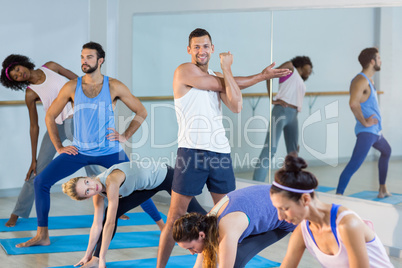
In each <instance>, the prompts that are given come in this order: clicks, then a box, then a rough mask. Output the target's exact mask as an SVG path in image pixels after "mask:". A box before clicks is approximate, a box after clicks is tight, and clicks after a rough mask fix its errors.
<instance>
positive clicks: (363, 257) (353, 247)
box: [338, 215, 374, 268]
mask: <svg viewBox="0 0 402 268" xmlns="http://www.w3.org/2000/svg"><path fill="white" fill-rule="evenodd" d="M338 228H339V234H340V235H341V239H342V241H343V243H344V244H345V247H346V251H347V253H348V259H349V267H350V268H357V267H359V268H364V267H370V263H369V257H368V253H367V249H366V239H365V230H366V231H367V230H368V227H367V226H366V225H365V223H364V222H363V221H362V220H360V219H359V218H358V217H357V216H355V215H347V216H345V217H344V218H343V219H342V220H341V222H340V223H339V225H338ZM369 232H372V231H371V230H370V231H369ZM372 237H373V238H374V234H372Z"/></svg>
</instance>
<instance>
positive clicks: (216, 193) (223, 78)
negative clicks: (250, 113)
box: [157, 28, 290, 267]
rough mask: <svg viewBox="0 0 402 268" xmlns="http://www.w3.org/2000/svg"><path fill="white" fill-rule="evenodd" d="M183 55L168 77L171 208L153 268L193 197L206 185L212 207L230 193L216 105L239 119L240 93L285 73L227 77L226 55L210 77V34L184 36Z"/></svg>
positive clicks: (231, 180)
mask: <svg viewBox="0 0 402 268" xmlns="http://www.w3.org/2000/svg"><path fill="white" fill-rule="evenodd" d="M187 52H188V54H190V55H191V62H187V63H183V64H181V65H180V66H179V67H178V68H177V69H176V70H175V73H174V77H173V95H174V101H175V110H176V115H177V119H178V123H179V137H178V147H179V148H178V150H177V158H176V165H175V171H174V178H173V184H172V199H171V204H170V208H169V213H168V217H167V222H166V226H165V228H163V230H162V233H161V238H160V241H159V248H158V261H157V267H165V266H166V264H167V261H168V259H169V256H170V253H171V252H172V249H173V247H174V240H173V237H172V228H173V223H174V221H175V220H176V219H178V218H179V217H180V216H182V215H184V214H185V213H186V210H187V207H188V204H189V202H190V201H191V199H192V198H193V196H196V195H199V194H201V192H202V188H203V187H204V185H207V187H208V190H209V192H210V193H211V196H212V199H213V201H214V203H215V204H216V203H217V202H218V201H219V200H220V199H221V198H222V197H224V196H225V195H226V194H227V193H228V192H230V191H233V190H234V189H235V177H234V173H233V168H232V160H231V158H230V145H229V141H228V139H227V138H226V136H225V129H224V128H223V124H222V102H223V103H224V104H225V105H226V106H227V107H228V108H229V110H230V111H231V112H233V113H240V111H241V109H242V95H241V92H240V89H244V88H247V87H250V86H252V85H255V84H257V83H259V82H262V81H264V80H267V79H271V78H274V77H282V76H285V75H287V74H289V73H290V71H289V70H288V69H272V67H273V66H274V64H271V65H270V66H268V67H266V68H265V69H263V71H262V72H261V73H258V74H255V75H251V76H244V77H233V74H232V70H231V65H232V62H233V55H232V54H231V53H230V52H224V53H220V54H219V57H220V60H221V61H220V62H221V69H222V73H218V72H213V71H212V70H209V69H208V64H209V59H210V57H211V55H212V53H213V52H214V45H213V44H212V39H211V36H210V34H209V33H208V32H207V31H206V30H204V29H200V28H197V29H195V30H194V31H193V32H191V33H190V36H189V44H188V47H187ZM206 126H207V127H206Z"/></svg>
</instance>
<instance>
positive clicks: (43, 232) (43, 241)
mask: <svg viewBox="0 0 402 268" xmlns="http://www.w3.org/2000/svg"><path fill="white" fill-rule="evenodd" d="M49 245H50V239H49V232H48V229H47V227H38V231H37V233H36V236H35V237H34V238H32V239H30V240H28V241H27V242H25V243H21V244H18V245H16V247H17V248H24V247H31V246H49Z"/></svg>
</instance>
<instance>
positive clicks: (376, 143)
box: [336, 47, 391, 198]
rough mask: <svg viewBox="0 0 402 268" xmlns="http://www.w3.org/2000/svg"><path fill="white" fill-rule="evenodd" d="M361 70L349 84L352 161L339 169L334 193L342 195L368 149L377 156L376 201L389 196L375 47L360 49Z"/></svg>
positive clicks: (389, 151)
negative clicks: (353, 120)
mask: <svg viewBox="0 0 402 268" xmlns="http://www.w3.org/2000/svg"><path fill="white" fill-rule="evenodd" d="M359 62H360V64H361V65H362V67H363V70H362V72H361V73H359V74H358V75H357V76H356V77H355V78H354V79H353V80H352V83H351V85H350V101H349V105H350V109H351V110H352V112H353V114H354V116H355V118H356V127H355V133H356V136H357V140H356V145H355V148H354V149H353V153H352V158H351V159H350V161H349V163H348V164H347V165H346V167H345V169H344V170H343V172H342V174H341V176H340V178H339V183H338V188H337V189H336V194H339V195H342V194H343V193H344V191H345V189H346V186H347V185H348V183H349V180H350V178H351V177H352V175H353V174H354V173H355V172H356V171H357V170H358V169H359V168H360V166H361V164H362V163H363V161H364V159H365V158H366V156H367V154H368V152H369V150H370V148H371V147H374V148H375V149H377V150H379V151H380V153H381V156H380V159H379V160H378V161H379V162H378V169H379V182H380V188H379V192H378V198H384V197H387V196H390V195H391V194H390V193H389V192H388V191H387V187H386V185H385V180H386V178H387V172H388V162H389V158H390V156H391V147H390V146H389V144H388V142H387V141H386V140H385V138H384V136H383V135H382V134H381V129H382V128H381V114H380V108H379V106H378V100H377V91H376V89H375V88H374V83H373V80H372V78H373V76H374V74H375V73H376V72H378V71H380V69H381V58H380V54H379V53H378V49H377V48H375V47H372V48H366V49H364V50H363V51H362V52H361V53H360V55H359Z"/></svg>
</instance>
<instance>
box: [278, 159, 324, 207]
mask: <svg viewBox="0 0 402 268" xmlns="http://www.w3.org/2000/svg"><path fill="white" fill-rule="evenodd" d="M306 167H307V163H306V161H304V159H303V158H301V157H297V156H296V155H293V154H292V153H291V154H289V155H287V156H286V158H285V162H284V164H283V167H282V168H281V169H280V170H278V171H277V172H275V182H277V183H279V184H280V185H283V186H287V187H290V188H294V189H300V190H310V189H315V188H317V186H318V180H317V178H316V177H315V176H314V174H313V173H311V172H308V171H306V170H304V169H305V168H306ZM270 192H271V194H274V193H280V192H283V193H284V194H285V195H286V196H287V197H288V198H289V199H290V200H293V201H295V202H297V201H299V199H300V198H301V197H302V194H300V193H295V192H290V191H287V190H283V189H281V188H279V187H276V186H275V185H272V186H271V190H270ZM310 196H311V197H312V198H314V192H312V193H310Z"/></svg>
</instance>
